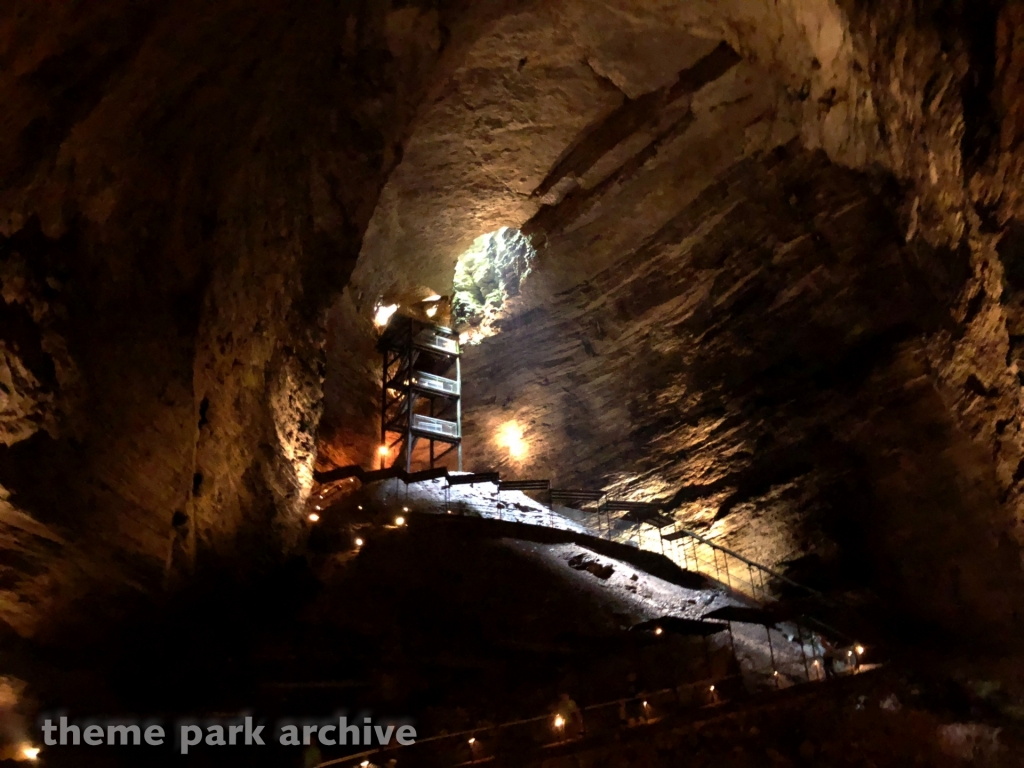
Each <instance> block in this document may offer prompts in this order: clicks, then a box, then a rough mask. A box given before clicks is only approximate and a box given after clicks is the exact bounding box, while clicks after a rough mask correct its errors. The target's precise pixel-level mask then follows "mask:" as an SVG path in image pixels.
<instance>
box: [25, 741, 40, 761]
mask: <svg viewBox="0 0 1024 768" xmlns="http://www.w3.org/2000/svg"><path fill="white" fill-rule="evenodd" d="M40 751H41V750H40V749H39V747H33V746H32V745H30V744H26V745H25V746H24V747H22V748H21V755H22V757H24V758H25V759H26V760H38V759H39V752H40Z"/></svg>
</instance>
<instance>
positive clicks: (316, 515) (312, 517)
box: [309, 512, 320, 523]
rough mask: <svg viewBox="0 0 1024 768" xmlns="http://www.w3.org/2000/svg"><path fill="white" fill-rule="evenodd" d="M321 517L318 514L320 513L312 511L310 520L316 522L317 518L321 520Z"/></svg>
mask: <svg viewBox="0 0 1024 768" xmlns="http://www.w3.org/2000/svg"><path fill="white" fill-rule="evenodd" d="M319 519H320V515H318V514H317V513H316V512H313V513H312V514H311V515H310V516H309V522H311V523H315V522H316V521H317V520H319Z"/></svg>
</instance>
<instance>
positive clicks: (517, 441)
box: [495, 421, 528, 461]
mask: <svg viewBox="0 0 1024 768" xmlns="http://www.w3.org/2000/svg"><path fill="white" fill-rule="evenodd" d="M495 441H496V442H497V443H498V445H499V446H501V447H502V448H508V455H509V458H510V459H512V460H513V461H522V460H523V459H524V458H526V451H527V448H528V445H527V443H526V440H524V439H523V428H522V427H521V426H519V424H518V423H517V422H515V421H506V422H505V423H504V424H502V425H501V426H500V427H498V434H497V435H496V436H495Z"/></svg>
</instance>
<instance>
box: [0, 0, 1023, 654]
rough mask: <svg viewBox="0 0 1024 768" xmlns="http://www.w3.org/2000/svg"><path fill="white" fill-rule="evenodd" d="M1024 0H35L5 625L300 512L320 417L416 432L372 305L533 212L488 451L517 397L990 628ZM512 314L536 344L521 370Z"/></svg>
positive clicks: (3, 144) (498, 372) (441, 271)
mask: <svg viewBox="0 0 1024 768" xmlns="http://www.w3.org/2000/svg"><path fill="white" fill-rule="evenodd" d="M951 8H952V9H951ZM1019 22H1020V10H1019V7H1018V6H1017V5H1016V4H1007V5H1005V6H998V5H995V4H989V3H980V4H972V5H970V6H968V5H966V4H965V5H962V6H952V7H950V6H947V5H945V4H938V3H924V4H921V3H917V4H911V3H905V2H898V3H884V4H883V3H857V2H853V1H852V0H841V1H840V2H832V0H814V1H813V2H798V1H797V0H792V1H789V0H787V1H786V2H780V3H775V4H771V5H766V4H764V3H760V2H749V1H748V0H722V2H696V3H686V4H680V3H677V2H674V0H672V1H670V0H616V1H615V2H610V3H594V2H590V1H589V0H573V2H566V3H561V4H556V5H554V6H553V5H552V4H550V3H543V2H525V1H524V2H519V3H516V2H511V0H509V1H508V2H500V1H499V0H493V1H489V2H482V3H468V2H428V1H427V0H422V1H421V2H417V3H411V4H397V3H390V2H386V3H369V2H364V3H354V4H337V3H333V2H328V0H318V1H317V2H313V3H306V4H302V5H301V6H296V7H294V8H292V7H286V6H283V5H281V4H279V3H270V2H258V3H256V4H255V5H254V4H252V3H240V2H228V3H220V4H217V5H216V6H209V5H208V4H202V3H198V2H194V1H193V0H176V2H173V3H163V4H160V3H154V2H148V1H143V2H134V3H125V2H122V1H121V0H108V1H107V2H104V3H102V4H94V5H90V6H88V7H84V6H77V5H66V4H65V5H60V4H57V5H54V4H40V3H37V2H28V1H27V0H26V1H25V2H20V1H19V0H15V1H14V2H10V3H7V4H6V5H5V6H4V7H3V9H2V10H0V98H2V100H3V103H4V104H5V107H7V109H6V110H5V115H4V118H3V121H2V122H0V139H2V140H0V280H2V296H3V305H2V310H0V319H2V321H3V322H2V324H0V338H2V340H3V344H2V349H0V384H2V388H0V395H2V397H3V398H4V400H3V405H2V408H0V435H2V436H3V442H4V446H5V447H4V448H3V449H0V450H2V453H0V485H2V486H3V487H4V488H5V489H6V490H5V498H4V499H3V500H2V501H0V526H2V527H0V532H2V536H0V547H2V548H3V553H4V557H3V558H2V565H0V569H2V570H0V621H2V622H3V623H4V625H5V626H6V627H8V628H11V629H13V630H14V631H17V632H18V633H20V634H24V635H32V634H34V633H38V632H40V631H41V630H42V629H43V628H45V627H44V625H45V624H46V622H44V621H43V620H44V618H49V617H55V616H58V615H60V616H62V618H70V617H71V615H72V614H71V613H70V610H71V608H70V606H71V605H73V604H74V605H77V606H78V610H79V611H81V612H82V613H83V614H84V613H85V612H87V611H93V610H95V609H96V608H97V605H94V604H92V603H89V602H87V601H85V600H84V599H83V598H84V596H86V595H89V594H92V593H93V591H94V590H93V587H94V586H95V585H97V584H102V585H120V586H125V585H126V586H127V588H128V589H130V590H132V591H134V592H135V593H137V594H139V595H142V596H144V597H146V598H147V599H148V597H149V596H150V595H151V594H152V592H153V591H154V589H155V588H157V587H158V586H159V585H160V584H161V583H164V584H168V585H169V584H173V583H176V582H178V581H179V580H181V579H184V578H185V577H187V576H188V574H189V573H191V572H192V571H193V569H194V568H195V567H196V565H197V563H198V564H199V565H200V566H202V564H203V563H204V562H210V561H213V560H223V561H226V562H229V563H231V565H232V567H233V568H242V569H244V568H246V567H250V566H252V565H257V566H258V565H259V563H260V562H261V561H262V559H264V558H273V557H276V556H278V554H279V553H280V552H282V551H286V550H287V549H288V547H289V545H290V544H291V543H292V542H294V540H295V537H296V536H297V528H296V526H295V523H296V521H297V520H298V519H299V515H300V514H301V507H302V504H303V501H304V496H305V494H306V492H307V490H308V488H309V484H310V479H311V471H310V470H311V466H312V462H313V455H314V452H316V451H319V454H320V459H321V462H322V463H323V464H324V465H327V464H329V463H332V462H334V463H347V462H349V461H360V460H361V461H364V462H365V461H367V459H368V455H367V454H368V451H369V450H370V449H371V448H372V446H373V444H374V442H375V441H374V439H373V437H372V436H373V435H374V434H375V433H376V424H375V423H374V414H375V411H376V409H375V406H374V404H373V398H374V397H375V394H376V382H375V380H374V378H375V375H376V374H375V371H374V366H375V363H376V361H375V359H374V356H373V352H372V348H373V330H372V325H371V323H370V322H369V313H370V311H371V310H372V306H373V304H374V303H375V302H376V301H377V300H378V299H380V298H387V299H388V300H389V301H390V300H407V299H408V298H409V297H413V296H418V297H422V296H423V295H426V294H425V293H424V291H428V290H429V291H436V292H438V293H442V294H443V293H446V290H445V289H446V288H447V286H448V285H449V284H450V281H451V275H452V268H453V266H454V263H455V260H456V258H457V257H458V255H459V253H460V251H461V250H463V249H464V248H465V247H466V246H468V245H469V243H471V242H472V241H473V239H474V238H475V237H477V236H478V235H480V234H483V233H484V232H486V231H490V230H494V229H497V228H498V227H499V226H514V227H522V228H524V230H525V231H527V232H528V233H530V234H531V235H532V236H533V237H534V240H535V243H536V244H537V245H538V246H540V252H539V255H538V258H537V262H536V269H535V271H534V273H533V274H532V275H531V277H530V280H529V281H528V282H527V283H526V285H525V286H524V292H523V296H522V297H521V300H520V301H518V302H517V304H516V306H517V309H516V311H515V312H514V313H513V314H512V316H511V317H510V318H509V319H507V320H503V321H502V328H503V331H502V334H500V335H499V336H498V337H496V338H495V339H493V340H491V341H488V342H486V343H485V344H484V345H482V346H481V347H480V352H479V354H478V355H477V356H476V357H475V359H474V358H472V357H471V358H469V359H467V368H469V369H470V371H467V381H469V380H470V375H471V374H472V376H473V380H474V381H480V382H485V383H486V387H483V386H482V387H480V388H479V389H477V390H476V391H475V394H474V397H476V398H477V400H476V401H475V402H474V407H473V408H472V409H471V411H470V414H469V417H470V418H469V420H468V426H469V428H470V429H471V430H476V431H475V433H474V432H471V437H470V445H472V446H475V447H473V448H472V451H471V454H470V459H471V461H473V462H476V463H478V464H499V465H500V464H501V458H500V457H499V456H498V455H497V454H495V453H494V452H493V450H492V448H491V446H490V445H489V442H488V438H489V434H490V430H491V428H492V426H493V424H494V423H496V422H499V421H501V420H503V419H506V418H508V416H509V414H510V413H512V414H514V415H516V416H517V418H521V419H523V420H525V421H527V425H528V426H529V419H535V420H536V423H535V427H534V429H537V428H539V427H540V426H542V425H543V422H544V420H545V419H546V420H547V421H548V425H547V426H544V427H543V429H544V430H545V431H544V434H543V436H542V437H543V440H544V441H546V442H541V441H537V445H538V446H541V447H539V448H538V450H537V452H536V453H534V454H533V456H534V457H535V460H536V459H539V458H541V457H549V458H550V459H551V462H552V463H551V466H549V467H548V471H546V472H544V474H545V475H554V476H555V477H558V478H564V479H566V480H567V481H568V480H571V481H574V482H575V481H578V482H581V483H582V482H587V483H597V482H607V483H612V484H615V483H618V484H620V485H622V487H625V485H627V484H628V485H630V487H632V486H633V483H634V482H640V483H641V484H642V486H643V488H644V491H643V493H644V494H656V495H660V496H664V497H668V498H671V499H672V500H673V502H674V503H675V505H676V507H677V508H678V510H679V514H680V515H681V516H683V517H684V518H685V519H687V520H689V521H691V522H693V523H694V524H698V523H699V524H705V525H710V526H712V530H713V531H715V532H716V533H721V534H722V535H724V536H726V537H727V540H728V541H730V542H732V543H735V544H736V545H737V546H739V547H741V548H749V549H750V551H751V552H753V553H754V554H756V555H758V556H763V558H764V559H766V560H769V561H779V560H783V559H787V558H792V557H793V556H795V555H798V554H805V553H808V552H811V551H812V550H813V551H815V552H817V553H818V554H819V555H820V556H821V557H822V558H823V559H824V560H827V561H829V562H832V563H836V564H838V565H837V566H836V568H837V569H838V571H839V573H840V576H838V577H836V578H838V579H839V580H840V581H842V580H843V579H844V578H850V574H851V572H852V573H853V581H857V580H860V581H868V582H879V581H886V582H887V583H888V581H891V580H895V581H896V582H897V583H898V584H899V588H898V590H897V594H900V595H904V596H906V597H907V598H908V599H910V598H913V599H914V600H920V601H921V602H922V605H924V608H922V613H923V614H924V615H926V616H927V617H929V618H936V619H938V620H940V621H942V622H945V623H946V624H948V625H951V624H955V623H956V622H957V620H958V619H957V617H963V616H969V615H971V616H973V615H974V614H975V613H977V614H978V615H980V616H982V617H987V618H988V619H991V620H998V619H999V618H1000V617H1006V616H1009V615H1012V610H1013V605H1012V603H1013V601H1012V600H1011V599H1010V598H1008V597H1007V594H1008V590H1010V591H1012V587H1013V585H1015V584H1016V581H1015V580H1016V578H1017V576H1018V573H1019V538H1020V531H1021V528H1020V520H1021V517H1022V514H1021V510H1020V501H1019V500H1020V487H1021V486H1020V484H1021V480H1022V479H1024V471H1022V470H1021V461H1022V459H1024V443H1022V438H1021V426H1020V417H1019V414H1020V379H1019V372H1018V370H1017V360H1018V357H1019V355H1020V347H1021V345H1020V338H1021V336H1024V330H1022V327H1024V326H1022V321H1021V312H1020V307H1021V298H1020V295H1019V294H1020V291H1019V286H1018V285H1017V283H1018V282H1019V280H1018V278H1019V275H1018V272H1019V271H1020V265H1019V264H1018V262H1019V261H1020V258H1021V248H1020V240H1021V236H1020V231H1019V230H1020V227H1021V224H1020V222H1021V221H1024V214H1022V213H1021V211H1020V205H1021V203H1020V195H1019V191H1018V190H1017V185H1016V183H1015V182H1016V179H1017V178H1018V177H1019V175H1020V170H1021V167H1022V165H1024V161H1022V160H1021V149H1020V146H1021V142H1020V135H1021V130H1022V128H1021V110H1020V103H1021V92H1022V89H1021V76H1020V73H1021V66H1022V64H1021V50H1022V43H1021V38H1020V33H1019V28H1020V23H1019ZM794 142H795V143H794ZM780 147H781V148H782V149H781V150H780V149H778V148H780ZM850 169H853V170H852V171H851V170H850ZM364 234H365V237H364ZM357 254H359V260H358V262H357V260H356V256H357ZM612 297H614V298H615V301H612ZM329 308H330V309H332V312H331V316H330V320H328V310H329ZM328 323H329V324H330V327H331V341H330V354H329V356H327V357H326V358H325V355H324V345H325V336H326V333H327V327H328ZM517 339H531V340H532V346H531V347H530V349H531V350H535V351H533V352H524V351H523V350H521V349H519V348H516V349H515V350H512V347H511V345H512V344H513V343H514V342H515V340H517ZM488 345H489V346H488ZM510 350H511V351H512V352H514V354H515V355H516V359H518V361H519V362H520V363H524V362H530V366H531V367H529V368H524V367H522V366H521V367H520V369H517V370H514V371H506V368H505V366H507V360H505V359H502V357H501V356H502V355H505V354H508V353H509V352H510ZM530 354H533V355H534V359H532V361H531V358H529V357H528V355H530ZM637 355H640V356H641V358H642V359H640V360H638V358H636V356H637ZM611 358H614V362H613V363H608V362H607V361H608V360H609V359H611ZM506 374H507V375H506ZM324 376H327V377H328V379H329V380H330V381H329V383H328V385H327V388H326V394H323V393H322V386H323V379H324ZM545 379H546V380H547V381H548V384H544V381H545ZM553 381H554V382H559V383H558V384H557V385H554V384H552V383H551V382H553ZM331 382H333V383H331ZM511 382H521V383H522V386H521V388H513V387H511V385H510V383H511ZM555 386H558V389H557V390H556V389H555V388H554V387H555ZM470 391H473V390H472V389H470ZM531 398H532V400H531ZM321 403H323V407H324V408H325V409H326V416H325V417H324V419H323V425H322V427H323V428H322V429H321V430H320V436H319V445H318V442H317V436H316V431H317V424H318V422H319V421H320V409H321V407H322V406H321ZM544 414H546V415H544ZM542 415H543V416H542ZM556 417H557V419H556ZM527 431H528V437H530V438H531V439H535V440H536V439H537V438H538V437H539V435H537V434H530V430H529V429H528V430H527ZM367 436H369V437H367ZM544 445H546V446H548V447H543V446H544ZM560 467H566V468H567V469H565V470H562V469H560ZM526 469H527V468H526V467H524V468H520V471H524V472H525V471H526ZM529 469H531V470H532V469H533V468H532V467H529ZM537 471H539V468H538V470H537ZM559 472H562V473H563V474H562V475H560V474H558V473H559ZM865 509H869V510H871V512H870V515H867V516H864V512H863V510H865ZM857 515H861V516H862V518H861V519H854V518H856V517H857ZM716 518H717V519H716ZM936 520H939V521H941V523H936V522H935V521H936ZM715 526H717V528H716V527H715ZM879 527H881V528H882V529H884V531H885V533H884V536H882V537H881V538H880V539H874V540H873V542H871V541H866V540H865V539H866V538H871V537H866V536H865V535H864V530H870V531H871V532H874V531H876V530H877V529H878V528H879ZM851 531H852V532H851ZM963 541H968V542H969V544H968V545H966V546H963V547H961V546H960V543H961V542H963ZM908 547H909V548H915V547H916V548H917V549H919V550H920V553H919V557H918V556H914V557H910V558H904V557H903V553H905V552H906V551H908V550H907V548H908ZM958 547H959V549H958ZM961 549H963V550H964V551H963V552H961V551H960V550H961ZM958 553H959V554H958ZM204 555H210V556H211V557H204ZM213 555H216V556H217V557H213ZM953 555H957V556H960V555H962V562H961V561H960V560H956V558H955V557H954V558H953V560H954V562H953V564H954V565H955V566H956V567H955V568H954V567H952V566H948V567H946V568H945V569H942V568H940V564H941V563H943V562H944V561H946V560H948V559H949V558H950V557H952V556H953ZM989 562H991V563H996V564H998V566H997V567H996V568H994V569H990V570H991V574H994V575H986V572H985V570H984V568H983V567H982V566H983V565H984V564H985V563H989ZM905 563H907V564H909V565H906V567H904V564H905ZM908 569H909V570H908ZM940 571H941V573H942V574H943V575H941V577H935V578H936V579H938V581H939V582H940V583H941V585H942V587H941V589H939V590H937V591H936V595H937V596H936V597H935V598H934V600H933V599H931V597H930V595H929V592H928V589H927V585H928V580H929V579H930V578H932V574H933V572H935V573H938V572H940ZM992 579H995V580H997V581H999V582H1000V584H1001V585H1002V586H1003V587H1005V588H1000V589H996V590H994V591H989V587H990V581H991V580H992ZM101 591H102V590H101ZM990 595H991V600H989V596H990ZM100 602H102V605H106V606H110V605H111V603H110V601H100ZM990 603H991V604H990Z"/></svg>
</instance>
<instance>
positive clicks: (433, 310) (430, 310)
mask: <svg viewBox="0 0 1024 768" xmlns="http://www.w3.org/2000/svg"><path fill="white" fill-rule="evenodd" d="M436 314H437V306H436V305H435V306H433V307H427V317H433V316H434V315H436Z"/></svg>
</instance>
